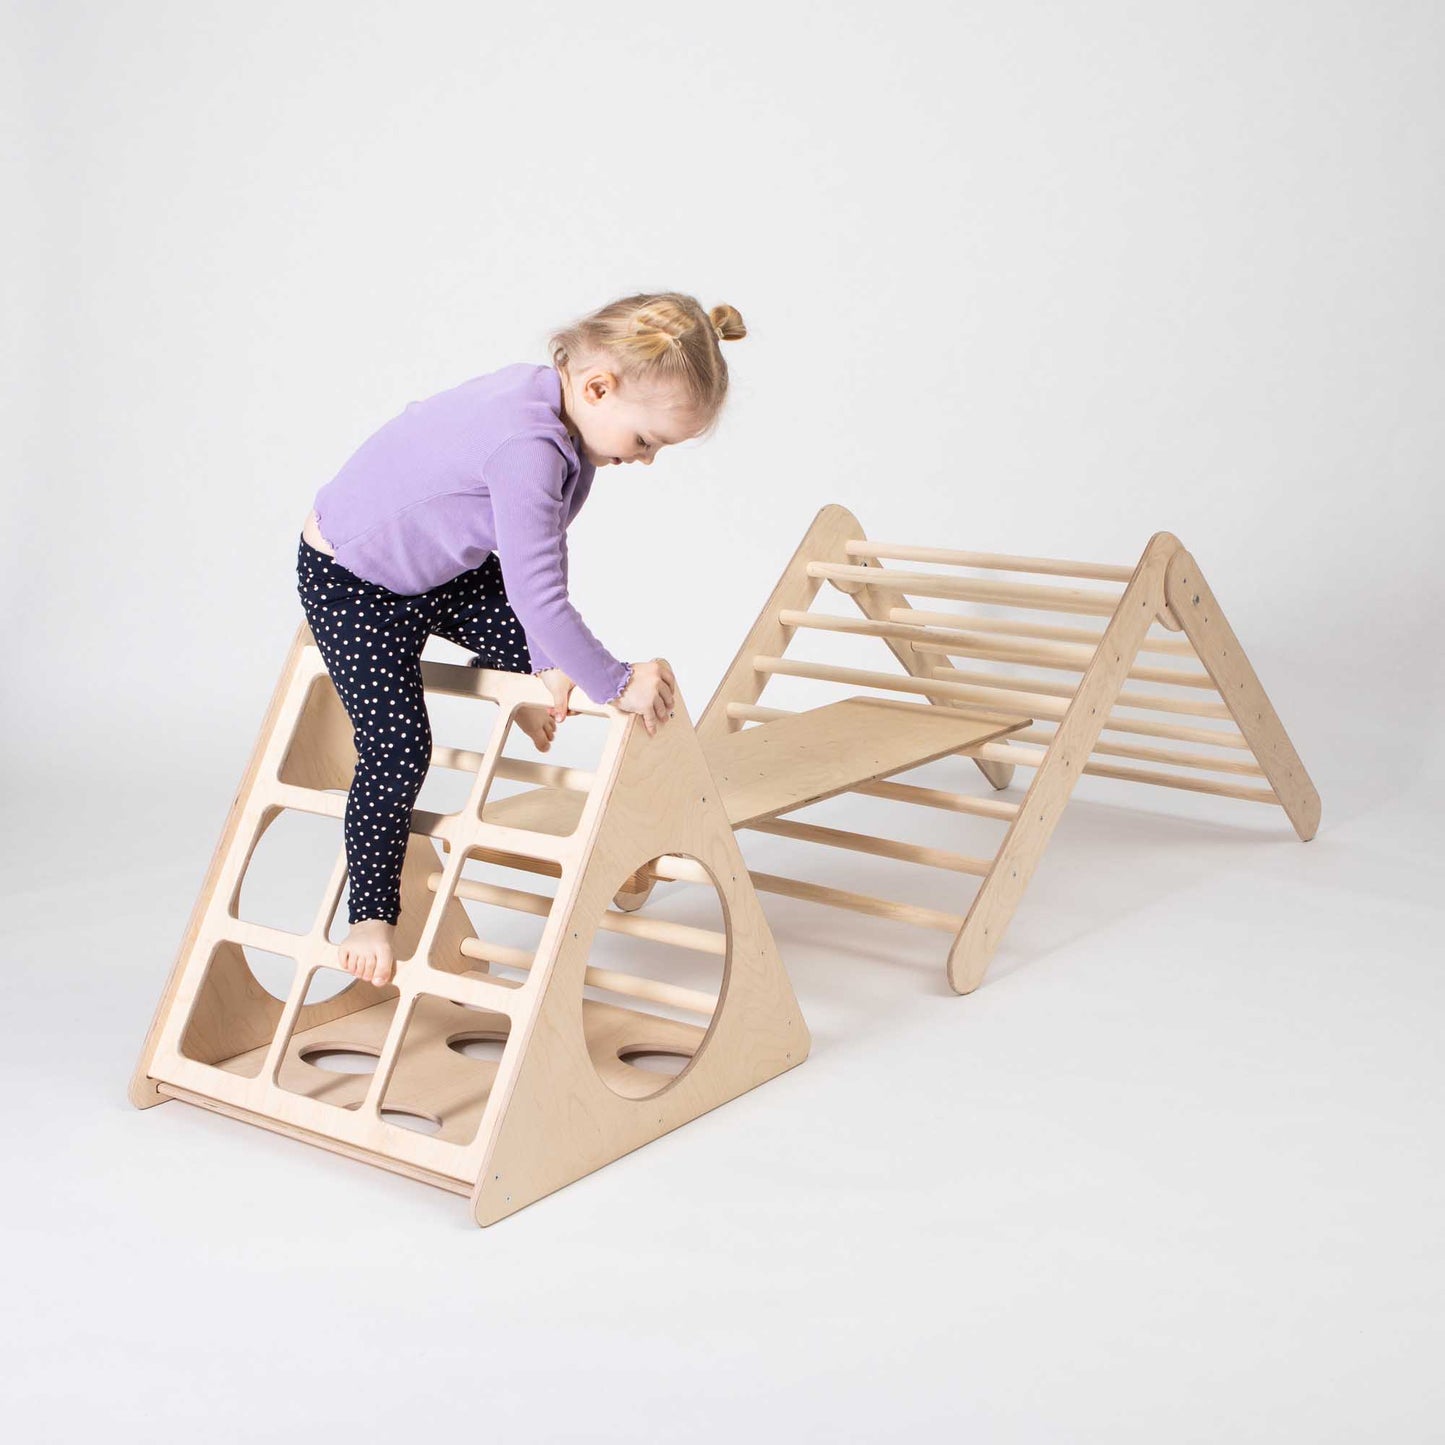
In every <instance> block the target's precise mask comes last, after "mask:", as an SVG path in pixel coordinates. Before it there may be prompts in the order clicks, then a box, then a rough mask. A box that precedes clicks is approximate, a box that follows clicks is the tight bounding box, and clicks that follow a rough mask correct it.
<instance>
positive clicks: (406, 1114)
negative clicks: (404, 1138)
mask: <svg viewBox="0 0 1445 1445" xmlns="http://www.w3.org/2000/svg"><path fill="white" fill-rule="evenodd" d="M376 1112H377V1113H378V1114H379V1115H380V1116H381V1117H382V1118H383V1119H384V1120H386V1122H387V1123H388V1124H395V1125H396V1127H397V1128H398V1129H411V1130H413V1131H414V1132H416V1133H418V1134H440V1133H441V1131H442V1121H441V1120H440V1119H433V1118H431V1117H430V1116H429V1115H427V1114H413V1113H412V1112H411V1110H410V1109H378V1110H377V1111H376Z"/></svg>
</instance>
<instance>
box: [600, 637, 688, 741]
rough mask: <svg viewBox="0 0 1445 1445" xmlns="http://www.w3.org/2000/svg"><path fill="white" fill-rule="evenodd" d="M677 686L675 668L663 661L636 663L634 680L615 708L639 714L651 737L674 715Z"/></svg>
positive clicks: (633, 673) (632, 678) (655, 659)
mask: <svg viewBox="0 0 1445 1445" xmlns="http://www.w3.org/2000/svg"><path fill="white" fill-rule="evenodd" d="M676 686H677V679H676V678H675V677H674V676H673V675H672V668H670V667H669V666H668V665H667V663H666V662H664V661H663V660H662V658H660V657H654V658H653V659H652V661H651V662H634V663H633V664H632V677H631V679H630V680H629V682H628V684H627V686H626V687H624V688H623V689H622V692H621V694H620V696H618V697H617V699H616V700H615V701H614V702H613V704H612V705H613V707H615V708H618V709H620V710H621V711H622V712H635V713H637V714H638V715H639V716H640V717H641V718H642V721H643V724H644V726H645V727H646V728H647V733H648V736H649V737H651V736H652V735H653V734H655V733H656V732H657V729H658V728H659V727H660V726H661V725H662V724H663V723H665V722H666V721H667V720H668V718H670V717H671V716H672V697H673V689H674V688H676Z"/></svg>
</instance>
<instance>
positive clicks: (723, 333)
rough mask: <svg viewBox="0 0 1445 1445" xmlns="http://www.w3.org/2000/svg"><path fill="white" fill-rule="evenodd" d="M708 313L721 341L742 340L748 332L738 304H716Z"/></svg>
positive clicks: (714, 330)
mask: <svg viewBox="0 0 1445 1445" xmlns="http://www.w3.org/2000/svg"><path fill="white" fill-rule="evenodd" d="M707 315H708V320H709V321H711V322H712V329H713V332H714V333H715V334H716V336H717V339H718V340H719V341H741V340H742V339H743V337H744V336H746V335H747V334H748V328H747V327H746V326H744V325H743V318H742V315H741V314H740V313H739V311H738V309H737V307H736V306H714V307H713V308H712V310H711V311H709V312H708V313H707Z"/></svg>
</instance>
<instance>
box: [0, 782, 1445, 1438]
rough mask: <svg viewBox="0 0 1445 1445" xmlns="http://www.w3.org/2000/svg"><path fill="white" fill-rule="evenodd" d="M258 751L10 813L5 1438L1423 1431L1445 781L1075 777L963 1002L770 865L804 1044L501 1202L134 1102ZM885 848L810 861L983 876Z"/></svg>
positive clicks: (1442, 1430)
mask: <svg viewBox="0 0 1445 1445" xmlns="http://www.w3.org/2000/svg"><path fill="white" fill-rule="evenodd" d="M925 780H926V779H925ZM232 783H233V780H232V779H231V778H229V777H226V778H221V779H217V778H216V777H214V776H208V777H207V778H205V780H204V781H203V782H200V783H198V786H196V787H194V788H189V789H187V790H185V791H184V794H183V795H181V796H177V797H175V798H174V799H172V800H170V801H168V802H166V803H164V804H158V803H155V802H149V801H146V800H145V799H144V797H143V795H141V794H139V793H137V794H128V793H121V794H118V795H113V798H112V812H111V818H112V824H111V826H112V828H113V833H112V834H111V836H109V837H103V838H98V839H85V838H78V837H76V836H75V830H74V826H73V825H74V819H75V814H74V813H73V812H72V811H71V806H70V805H63V804H59V803H56V802H54V800H51V801H50V802H48V803H47V804H46V806H45V808H42V807H40V806H39V805H37V806H35V807H33V808H29V809H28V810H27V811H28V813H29V815H30V822H29V823H28V824H27V826H26V827H25V828H23V829H14V830H12V831H11V832H10V836H9V838H8V840H7V844H6V849H7V854H8V856H7V857H6V859H5V876H6V877H7V879H9V880H10V884H11V888H12V892H13V896H12V897H11V898H10V899H9V902H8V906H7V910H6V917H7V919H8V920H9V922H10V930H9V948H8V950H7V952H8V955H9V956H8V957H7V958H6V960H5V962H6V964H7V965H8V972H9V977H10V978H11V981H12V983H11V992H10V996H9V1008H8V1014H9V1019H10V1025H11V1027H10V1029H9V1030H8V1031H7V1032H8V1035H9V1040H8V1043H7V1046H6V1050H5V1057H6V1068H7V1071H8V1073H9V1078H8V1079H7V1081H6V1083H7V1087H6V1095H7V1097H8V1098H9V1099H10V1100H11V1106H10V1112H9V1115H8V1118H7V1126H8V1127H7V1129H6V1134H7V1146H8V1147H7V1150H6V1154H7V1157H9V1158H10V1159H12V1160H15V1159H18V1161H19V1167H18V1168H16V1169H15V1170H14V1172H13V1173H12V1175H11V1179H10V1185H9V1187H8V1188H7V1190H6V1191H5V1195H4V1205H3V1208H4V1214H5V1229H6V1239H7V1244H6V1250H5V1254H6V1263H7V1272H8V1273H9V1275H10V1276H11V1279H10V1284H9V1287H8V1289H7V1295H8V1306H7V1308H6V1309H5V1311H4V1318H5V1326H6V1332H7V1334H8V1336H9V1338H8V1339H7V1340H6V1341H5V1342H4V1348H3V1351H0V1358H3V1359H4V1360H5V1362H6V1366H7V1372H8V1373H10V1375H11V1378H10V1380H9V1382H8V1383H7V1384H6V1387H5V1392H4V1394H5V1399H6V1414H7V1417H8V1420H9V1423H10V1430H8V1431H7V1433H9V1435H10V1438H12V1439H17V1440H24V1441H26V1442H31V1441H51V1440H54V1441H67V1442H69V1441H76V1440H82V1439H105V1440H116V1441H131V1440H136V1441H140V1440H145V1441H152V1442H161V1445H165V1442H172V1441H175V1442H181V1441H191V1440H205V1441H208V1442H218V1445H219V1442H230V1441H247V1442H251V1441H255V1440H258V1439H264V1440H267V1441H268V1442H276V1441H280V1442H290V1441H301V1440H308V1441H314V1440H324V1439H353V1440H357V1439H365V1440H370V1439H392V1438H397V1439H401V1438H406V1439H418V1438H426V1434H425V1432H427V1431H429V1430H431V1429H433V1428H436V1429H437V1430H446V1431H449V1432H450V1431H454V1432H457V1434H456V1436H455V1438H462V1436H461V1434H460V1432H461V1431H462V1430H463V1429H465V1430H466V1432H467V1438H495V1434H496V1432H498V1431H502V1430H505V1431H506V1432H507V1433H506V1436H505V1437H503V1438H508V1439H511V1440H524V1441H532V1440H547V1441H550V1440H569V1439H586V1440H599V1441H600V1440H606V1441H612V1440H618V1441H621V1440H653V1439H662V1438H667V1439H671V1438H677V1439H686V1440H691V1441H698V1442H702V1441H722V1440H734V1439H745V1440H762V1441H773V1440H779V1441H781V1440H788V1441H795V1440H814V1439H818V1440H829V1441H840V1440H846V1441H854V1440H856V1441H880V1440H892V1439H895V1438H909V1439H919V1440H928V1441H931V1440H942V1439H953V1438H959V1439H969V1440H978V1441H1041V1442H1042V1441H1049V1442H1054V1441H1098V1442H1109V1445H1118V1442H1129V1441H1140V1442H1151V1445H1157V1442H1161V1441H1168V1442H1176V1441H1228V1442H1231V1445H1238V1442H1248V1441H1260V1442H1280V1441H1308V1442H1324V1441H1341V1442H1345V1441H1350V1442H1354V1441H1362V1440H1378V1441H1389V1442H1392V1445H1396V1442H1414V1441H1420V1442H1424V1441H1438V1440H1440V1439H1442V1438H1445V1386H1442V1383H1441V1381H1442V1378H1445V1375H1442V1371H1441V1370H1440V1368H1439V1365H1440V1355H1441V1347H1442V1341H1445V1331H1442V1324H1445V1308H1442V1306H1445V1255H1442V1248H1441V1246H1442V1243H1445V1239H1442V1235H1445V1229H1442V1220H1445V1170H1442V1161H1441V1104H1442V1101H1445V1091H1442V1085H1445V1049H1442V1029H1441V1023H1442V1017H1445V1010H1442V1003H1445V975H1442V969H1441V966H1440V965H1441V953H1440V948H1439V941H1440V937H1441V924H1442V904H1441V894H1442V872H1441V863H1442V851H1445V850H1442V846H1441V828H1440V824H1439V809H1440V804H1441V803H1442V801H1445V799H1442V797H1441V795H1440V793H1439V792H1438V791H1437V792H1436V793H1434V794H1433V795H1426V796H1420V795H1416V796H1414V797H1412V798H1406V797H1403V796H1401V797H1397V798H1395V799H1393V800H1391V801H1387V802H1383V803H1380V804H1378V805H1373V806H1367V805H1364V804H1359V805H1352V804H1351V803H1349V802H1348V801H1347V802H1346V803H1345V805H1344V806H1343V807H1341V806H1340V805H1339V804H1338V803H1336V804H1335V805H1334V806H1332V800H1331V794H1330V792H1329V790H1328V789H1326V790H1325V796H1326V821H1325V826H1324V827H1323V829H1322V830H1321V833H1320V836H1319V837H1318V838H1317V839H1316V840H1315V841H1314V842H1313V843H1311V844H1309V845H1308V846H1301V845H1300V844H1299V843H1298V842H1297V841H1296V840H1295V839H1294V837H1293V834H1292V833H1290V832H1289V831H1288V830H1287V828H1286V826H1285V825H1284V820H1283V818H1282V817H1281V816H1280V815H1279V814H1277V813H1275V812H1274V811H1273V810H1265V809H1258V808H1254V807H1252V806H1251V805H1246V804H1242V803H1240V804H1232V803H1223V802H1220V803H1216V802H1214V801H1213V800H1204V801H1199V802H1192V801H1191V800H1190V799H1188V798H1182V797H1181V798H1176V797H1174V796H1173V795H1168V796H1156V795H1155V790H1151V789H1142V788H1138V787H1135V786H1133V785H1128V784H1115V785H1112V786H1111V785H1108V784H1104V783H1102V782H1098V781H1096V780H1085V788H1084V790H1083V793H1082V795H1081V797H1080V798H1079V799H1078V800H1077V801H1076V803H1075V804H1074V805H1073V806H1072V807H1071V808H1070V810H1069V813H1068V815H1067V816H1066V820H1065V823H1064V825H1063V826H1062V828H1061V829H1060V831H1059V833H1058V834H1057V835H1056V838H1055V842H1054V846H1053V848H1052V849H1051V851H1050V853H1049V855H1048V857H1047V859H1046V861H1045V864H1044V866H1043V868H1042V869H1041V871H1040V873H1039V874H1038V876H1037V878H1036V880H1035V884H1034V886H1033V888H1032V889H1031V890H1030V893H1029V894H1028V896H1027V897H1026V899H1025V903H1024V905H1023V908H1022V909H1021V911H1020V913H1019V914H1018V916H1017V918H1016V920H1015V924H1014V927H1013V929H1012V931H1011V932H1010V934H1009V937H1008V940H1007V943H1006V946H1005V948H1004V950H1003V952H1002V953H1001V955H1000V956H999V958H998V959H997V960H996V962H995V966H994V968H993V971H992V972H991V974H990V976H989V979H988V980H987V982H986V984H985V986H984V987H983V988H982V989H980V990H979V991H978V992H977V993H975V994H974V995H972V996H971V997H968V998H960V997H956V996H954V995H953V994H951V993H950V992H948V990H947V988H946V986H945V984H944V980H943V956H944V953H945V951H946V940H945V939H944V938H943V937H942V936H935V935H932V934H917V933H914V932H911V931H908V930H904V929H900V928H898V927H896V926H893V925H888V924H884V923H881V922H875V921H873V920H869V919H862V918H857V917H853V916H850V915H843V914H837V913H834V912H832V911H831V910H824V909H818V908H814V907H811V906H809V905H806V904H802V903H791V902H789V901H786V900H782V899H777V898H767V899H766V900H765V904H766V906H767V909H768V913H769V916H770V918H771V919H772V921H773V925H774V930H775V933H776V935H777V938H778V942H779V945H780V948H781V949H782V952H783V955H784V958H785V959H786V961H787V963H788V966H789V968H790V971H791V974H792V977H793V980H794V983H795V986H796V988H797V990H798V994H799V997H800V1000H801V1002H802V1005H803V1008H804V1010H805V1012H806V1016H807V1019H808V1021H809V1024H810V1026H811V1028H812V1031H813V1052H812V1055H811V1057H810V1058H809V1059H808V1061H807V1062H806V1063H805V1064H804V1065H803V1066H802V1067H800V1068H798V1069H795V1070H793V1071H792V1072H791V1073H789V1074H787V1075H785V1076H784V1077H782V1078H781V1079H778V1080H775V1081H773V1082H772V1083H769V1084H767V1085H764V1086H763V1087H761V1088H759V1089H756V1090H754V1091H753V1092H751V1093H750V1094H747V1095H745V1096H744V1097H742V1098H741V1099H738V1100H736V1101H734V1102H732V1103H730V1104H728V1105H726V1106H725V1107H723V1108H720V1109H717V1110H715V1111H714V1112H713V1113H711V1114H709V1115H707V1116H705V1117H704V1118H702V1119H701V1120H699V1121H697V1122H695V1123H693V1124H691V1125H689V1126H687V1127H686V1128H683V1129H681V1130H678V1131H677V1132H675V1133H673V1134H672V1135H670V1136H668V1137H667V1138H665V1139H663V1140H661V1141H659V1142H657V1143H655V1144H652V1145H649V1146H648V1147H646V1148H644V1149H641V1150H639V1151H637V1152H635V1153H633V1154H631V1155H629V1156H627V1157H626V1158H624V1159H622V1160H621V1161H619V1162H617V1163H615V1164H612V1165H610V1166H608V1167H607V1168H605V1169H603V1170H601V1171H599V1172H598V1173H596V1174H594V1175H592V1176H590V1177H588V1178H586V1179H584V1180H582V1181H580V1182H579V1183H577V1184H574V1185H572V1186H570V1187H568V1188H566V1189H564V1190H561V1191H559V1192H558V1193H556V1194H554V1195H552V1196H550V1197H549V1198H547V1199H544V1200H542V1201H541V1202H539V1203H537V1204H535V1205H533V1206H531V1207H529V1208H527V1209H525V1210H523V1211H522V1212H521V1213H519V1214H517V1215H515V1216H513V1217H512V1218H510V1219H507V1220H504V1221H503V1222H501V1223H500V1224H498V1225H496V1226H495V1227H493V1228H491V1229H488V1230H478V1229H476V1228H475V1227H474V1226H473V1225H472V1224H471V1222H470V1220H469V1217H468V1213H467V1210H466V1206H465V1201H463V1200H461V1199H459V1198H457V1197H455V1196H451V1195H447V1194H444V1193H441V1192H439V1191H434V1190H430V1189H427V1188H425V1187H423V1186H420V1185H416V1184H412V1183H410V1182H408V1181H406V1180H403V1179H400V1178H395V1177H392V1176H390V1175H388V1174H385V1173H383V1172H381V1171H379V1170H374V1169H370V1168H367V1167H365V1166H363V1165H360V1164H353V1163H351V1162H348V1161H346V1160H343V1159H340V1158H337V1157H335V1156H333V1155H330V1154H327V1153H324V1152H322V1151H319V1150H313V1149H309V1148H307V1147H305V1146H303V1145H300V1144H297V1143H294V1142H292V1141H290V1140H287V1139H283V1138H279V1137H276V1136H273V1135H271V1134H268V1133H266V1132H264V1131H262V1130H258V1129H251V1128H247V1127H245V1126H243V1125H240V1124H237V1123H234V1122H232V1121H230V1120H227V1119H224V1118H219V1117H216V1116H212V1115H210V1114H207V1113H205V1112H203V1111H201V1110H199V1109H194V1108H191V1107H188V1106H185V1105H182V1104H168V1105H166V1106H165V1107H162V1108H157V1109H150V1110H146V1111H143V1112H142V1111H137V1110H134V1109H132V1108H131V1107H130V1106H129V1105H128V1103H127V1102H126V1097H125V1088H126V1082H127V1078H128V1075H129V1073H130V1070H131V1068H132V1066H133V1064H134V1060H135V1057H136V1055H137V1053H138V1050H139V1047H140V1043H141V1040H142V1038H143V1036H144V1033H145V1029H146V1026H147V1024H148V1022H149V1018H150V1014H151V1011H152V1009H153V1007H154V1003H155V999H156V996H157V994H158V991H159V989H160V987H161V984H162V982H163V980H164V977H165V974H166V971H167V969H168V968H169V965H170V962H171V958H172V955H173V953H174V949H175V947H176V944H177V942H178V940H179V938H180V935H181V933H182V931H183V929H184V926H185V922H186V919H187V916H188V914H189V911H190V908H191V904H192V901H193V898H194V894H195V890H196V888H197V886H198V885H199V883H200V880H201V877H202V875H203V873H204V870H205V867H206V863H207V860H208V859H209V856H210V852H211V848H212V846H213V844H214V840H215V836H216V833H217V830H218V828H219V825H220V822H221V820H222V818H223V817H224V813H225V809H226V807H227V805H228V804H229V801H230V792H229V789H230V787H231V786H232ZM849 806H851V805H850V804H845V803H840V804H837V805H832V804H830V805H825V808H832V809H833V812H832V814H831V815H829V814H827V813H825V811H824V810H823V809H820V810H818V811H817V812H816V813H815V815H814V816H815V818H816V819H817V820H819V821H832V820H833V819H836V818H847V817H848V816H849V814H848V811H847V810H848V807H849ZM940 816H941V815H940ZM940 826H941V827H942V829H943V830H944V831H943V832H941V833H939V834H938V835H937V836H938V837H939V839H940V840H942V839H943V838H944V837H945V835H946V830H947V828H948V826H949V823H948V820H947V819H942V822H941V824H940ZM122 839H126V840H129V841H128V842H126V843H125V844H124V845H121V844H120V840H122ZM769 845H773V846H771V847H770V846H769ZM118 846H119V847H120V851H119V852H117V847H118ZM745 847H746V848H747V850H748V853H749V858H750V860H751V861H752V863H753V865H754V866H755V867H763V868H767V867H768V866H769V865H770V864H777V863H779V862H780V861H781V860H782V859H783V858H784V857H787V856H791V857H792V858H794V859H796V858H797V857H798V856H799V855H798V853H797V851H796V849H797V845H794V844H788V843H785V842H783V841H782V840H776V839H770V838H766V837H762V836H758V835H752V836H748V837H745ZM790 849H791V850H794V851H792V853H791V855H790V854H789V852H788V850H790ZM22 850H23V851H22ZM876 866H877V865H876V860H865V859H853V858H851V857H850V856H849V855H839V857H837V858H833V857H827V858H824V859H823V860H822V861H821V862H818V861H817V860H816V859H809V860H808V864H807V866H806V867H805V866H804V865H803V864H801V863H799V864H798V865H797V867H796V871H797V872H799V873H802V874H804V875H805V876H809V877H825V878H827V879H828V880H829V881H836V882H837V883H839V884H840V885H841V886H844V887H850V886H852V887H860V886H861V887H869V886H872V887H873V889H874V891H877V892H889V891H890V888H891V891H892V895H893V896H913V897H917V898H919V900H920V901H924V900H930V901H933V902H935V903H936V904H937V905H938V906H949V904H950V903H951V902H954V901H955V900H952V899H950V898H949V897H948V895H947V892H946V885H931V887H932V890H933V891H931V892H930V891H927V890H925V891H923V892H918V891H916V890H915V891H914V892H913V893H912V894H908V893H907V892H906V891H905V890H904V889H903V888H902V887H901V886H900V887H896V888H893V887H892V884H891V876H892V875H889V877H888V878H886V879H885V878H883V877H881V876H880V875H879V874H877V873H876V872H875V873H873V874H872V875H871V876H870V872H869V869H870V868H876ZM77 884H79V886H77ZM659 906H660V907H665V908H670V909H671V910H672V911H671V912H670V913H668V914H667V915H666V916H676V917H684V918H685V917H687V916H688V915H687V912H686V907H687V905H686V903H685V901H684V902H681V903H676V902H664V903H661V904H660V905H659ZM17 1420H18V1421H19V1422H20V1423H19V1426H18V1427H17V1426H16V1424H15V1422H16V1421H17Z"/></svg>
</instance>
